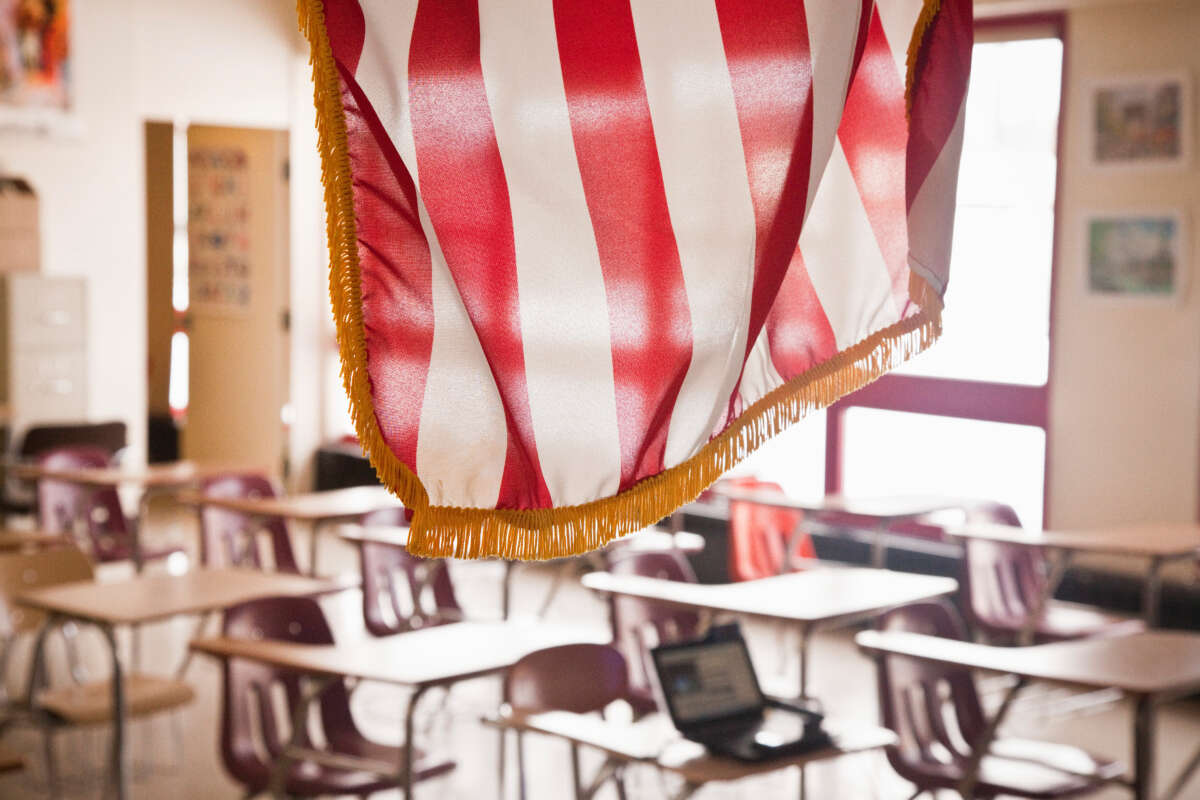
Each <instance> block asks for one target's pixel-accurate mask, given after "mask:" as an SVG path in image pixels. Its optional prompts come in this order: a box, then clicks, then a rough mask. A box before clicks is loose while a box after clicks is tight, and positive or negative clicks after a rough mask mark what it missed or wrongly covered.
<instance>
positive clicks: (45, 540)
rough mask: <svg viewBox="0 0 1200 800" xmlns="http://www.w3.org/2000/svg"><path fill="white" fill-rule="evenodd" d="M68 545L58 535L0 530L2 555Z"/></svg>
mask: <svg viewBox="0 0 1200 800" xmlns="http://www.w3.org/2000/svg"><path fill="white" fill-rule="evenodd" d="M69 543H70V540H69V539H67V538H66V537H65V536H63V535H62V534H60V533H46V532H45V531H23V530H9V529H7V528H4V529H0V552H4V553H10V552H13V551H17V550H37V549H39V548H42V547H55V546H57V545H60V544H69Z"/></svg>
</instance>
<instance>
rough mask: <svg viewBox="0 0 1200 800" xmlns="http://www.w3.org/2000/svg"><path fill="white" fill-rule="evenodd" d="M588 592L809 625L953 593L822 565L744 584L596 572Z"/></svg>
mask: <svg viewBox="0 0 1200 800" xmlns="http://www.w3.org/2000/svg"><path fill="white" fill-rule="evenodd" d="M583 585H584V586H586V587H588V588H589V589H593V590H595V591H598V592H605V593H609V594H621V595H629V596H632V597H642V598H645V599H647V600H656V601H659V602H662V603H668V604H671V605H678V606H685V607H688V608H699V609H705V610H708V611H716V612H725V613H731V614H743V615H746V616H753V617H765V618H770V619H778V620H784V621H789V622H803V623H809V624H815V623H831V622H849V621H851V620H855V619H863V618H869V617H871V616H874V615H876V614H880V613H883V612H884V611H887V610H889V609H892V608H896V607H898V606H903V605H908V604H909V603H915V602H918V601H921V600H929V599H932V598H935V597H942V596H945V595H948V594H953V593H954V592H955V591H957V590H958V582H957V581H955V580H953V579H952V578H940V577H935V576H931V575H914V574H911V573H907V572H892V571H891V570H883V569H867V568H861V567H846V568H829V567H820V568H816V569H812V570H807V571H804V572H793V573H789V574H787V575H777V576H774V577H770V578H762V579H760V580H753V581H744V582H742V583H719V584H704V583H683V582H680V581H668V580H663V579H661V578H646V577H641V576H638V575H613V574H611V573H608V572H595V573H592V574H591V575H585V576H584V577H583Z"/></svg>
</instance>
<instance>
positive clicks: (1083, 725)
mask: <svg viewBox="0 0 1200 800" xmlns="http://www.w3.org/2000/svg"><path fill="white" fill-rule="evenodd" d="M158 519H159V523H158V524H157V525H156V530H164V531H165V532H166V533H168V534H169V536H170V537H171V538H172V539H174V540H177V541H188V542H192V541H195V537H194V531H193V530H192V527H193V524H194V523H193V522H192V517H191V516H189V515H183V514H177V513H170V512H167V513H163V512H162V510H160V512H159V517H158ZM301 535H302V534H301ZM301 543H302V542H301ZM321 563H322V571H323V572H334V571H353V570H356V569H357V559H356V555H355V553H354V551H353V550H352V549H350V548H349V547H348V546H345V545H344V544H342V543H341V542H339V541H336V540H334V539H326V540H324V541H323V542H322V549H321ZM156 568H161V567H156ZM122 569H124V568H123V567H121V566H117V567H115V568H113V569H112V570H106V572H105V573H102V577H117V576H119V575H120V572H121V570H122ZM452 574H453V576H454V578H455V583H456V587H457V589H458V592H459V597H460V600H461V601H462V603H463V604H464V606H465V607H466V608H467V611H468V613H469V614H475V615H478V616H481V617H489V616H490V617H498V616H499V611H498V609H499V597H500V585H501V578H502V575H503V569H502V567H501V566H500V565H499V564H496V563H487V562H473V563H461V564H454V565H453V567H452ZM553 577H554V567H551V566H546V565H534V566H528V567H525V568H523V569H522V571H521V572H520V573H518V577H517V580H516V581H515V584H514V587H515V588H514V606H513V607H514V610H515V613H516V614H518V615H520V614H532V613H534V612H536V610H537V609H538V608H539V607H540V606H541V603H542V600H543V598H544V597H545V594H546V591H547V590H548V588H549V587H550V584H551V582H552V580H553ZM323 604H324V606H325V608H326V611H327V613H328V614H329V616H330V619H331V620H332V622H333V625H334V627H335V633H336V636H337V637H338V639H339V640H348V639H350V638H352V637H356V636H363V635H365V634H364V633H363V632H362V630H361V628H362V625H361V609H360V606H359V598H358V595H357V594H356V593H354V592H346V593H343V594H342V595H340V596H337V597H331V598H328V599H326V600H325V601H324V603H323ZM546 619H547V620H549V621H554V622H559V623H568V624H572V625H579V626H581V627H585V628H592V629H598V630H604V629H605V628H606V626H607V620H606V611H605V607H604V604H603V603H602V602H600V600H599V599H598V598H596V597H594V596H592V595H591V594H590V593H589V592H588V591H586V590H585V589H583V588H582V587H581V586H579V584H578V583H567V584H566V585H564V586H563V588H562V590H561V592H560V593H559V595H558V598H557V600H556V601H555V603H554V604H553V605H552V607H551V609H550V611H549V613H548V614H547V616H546ZM215 624H216V623H215V622H212V623H210V628H209V630H210V631H212V630H215ZM195 626H196V621H195V620H194V619H176V620H173V621H170V622H166V623H162V624H158V625H153V626H149V627H147V628H146V629H145V630H144V632H143V637H144V638H143V652H144V654H145V655H144V656H143V660H144V668H145V670H146V671H149V672H170V671H173V670H174V669H175V667H176V666H177V665H178V663H179V659H180V658H181V657H182V654H183V653H184V652H185V649H186V648H185V645H186V642H187V640H188V638H190V637H191V636H192V635H194V632H195ZM745 630H746V632H747V638H748V640H749V643H750V647H751V651H752V653H753V656H754V660H755V663H756V666H757V669H758V671H759V673H760V677H761V678H763V680H764V683H765V684H767V688H768V689H770V688H771V687H772V686H775V685H778V686H780V687H781V689H782V688H786V687H794V686H795V685H796V680H795V673H794V670H795V663H794V661H795V660H794V659H793V658H790V657H788V656H790V654H792V653H793V652H794V648H795V639H794V637H792V636H791V635H790V634H789V633H788V632H787V631H784V630H782V629H780V628H778V627H773V626H769V625H750V626H747V627H746V629H745ZM852 633H853V632H852V631H837V632H830V633H825V634H821V635H818V636H817V637H815V639H814V641H813V643H812V648H813V649H812V655H811V661H810V664H811V670H812V672H811V678H810V686H811V687H812V688H813V692H814V694H816V696H818V697H820V698H821V699H822V700H823V701H824V702H825V704H826V708H827V711H829V712H830V713H834V714H837V715H839V716H846V717H853V718H858V719H864V720H872V721H873V720H875V719H877V709H876V698H875V683H874V668H873V666H872V665H871V663H870V662H869V661H868V660H866V659H865V658H863V657H862V656H861V655H860V654H859V653H858V652H857V651H856V649H855V647H854V644H853V641H852ZM84 641H85V643H86V646H85V649H86V651H87V652H86V654H87V656H88V660H89V662H94V663H93V666H94V668H95V670H96V671H97V674H103V673H104V671H105V667H104V661H105V659H104V656H105V651H104V646H103V644H102V642H101V640H100V638H99V636H98V635H94V636H88V637H86V638H85V640H84ZM23 656H24V653H23V652H18V654H17V657H18V660H19V659H20V658H22V657H23ZM17 672H19V670H17ZM187 679H188V680H189V682H191V683H192V685H193V686H194V687H195V689H196V692H197V702H196V703H194V704H193V705H192V706H190V707H189V708H187V709H186V710H184V711H182V712H177V713H174V714H167V715H160V716H159V717H156V718H153V719H149V720H142V721H137V722H134V723H133V724H132V725H131V726H130V742H131V747H132V753H133V760H134V771H135V777H134V782H133V797H134V798H139V799H140V798H156V799H157V798H172V800H191V798H196V799H197V800H199V799H200V798H204V800H215V799H218V798H236V797H241V796H242V792H241V791H240V790H239V788H238V787H237V786H236V785H235V784H234V783H232V782H231V781H230V780H229V779H228V778H227V777H226V775H225V773H224V770H223V768H222V766H221V763H220V758H219V754H218V751H217V730H218V724H219V713H220V690H221V685H220V673H219V671H218V669H217V665H216V663H215V662H213V661H210V660H208V659H206V658H197V659H196V660H194V661H193V663H192V664H191V666H190V669H189V672H188V675H187ZM981 686H982V687H983V688H984V690H985V693H986V695H987V697H988V698H989V699H990V700H991V701H992V702H993V703H994V702H998V699H999V692H1000V691H1001V689H1002V686H1001V685H1000V683H999V682H998V681H997V679H994V678H993V679H987V680H985V681H983V682H982V683H981ZM403 698H404V692H403V691H402V690H398V689H395V688H391V687H384V686H376V685H370V684H367V685H362V686H360V687H359V688H358V689H357V690H356V692H355V694H354V697H353V703H354V708H355V711H356V715H357V717H358V720H359V722H360V725H361V726H362V727H363V729H364V730H365V731H366V732H368V733H369V734H370V735H372V736H374V737H377V738H378V739H380V740H381V741H388V740H390V741H395V740H397V739H398V738H399V736H400V732H401V730H402V716H401V715H402V701H403ZM498 698H499V680H498V679H494V678H493V679H481V680H476V681H472V682H469V683H464V684H460V685H459V686H457V687H455V688H454V689H453V690H452V691H451V692H450V693H449V695H448V696H439V695H438V694H437V693H430V694H429V695H428V696H427V697H426V698H425V699H424V700H423V701H422V703H423V705H422V708H423V709H425V711H424V713H423V714H422V718H423V721H424V724H423V725H422V727H423V730H422V731H421V732H420V733H419V735H420V736H421V737H422V738H421V742H422V743H423V744H424V745H425V746H426V747H428V748H430V749H434V750H439V751H440V752H444V753H447V754H449V755H450V756H451V757H452V758H454V759H455V760H456V761H457V762H458V768H457V769H456V770H455V771H454V772H452V773H450V774H449V775H447V776H445V777H443V778H439V779H437V780H434V781H429V782H426V783H422V784H419V785H418V787H417V791H416V795H417V797H418V798H438V800H490V798H496V797H499V794H498V792H497V765H498V755H497V753H498V751H497V747H498V737H497V734H496V733H495V732H494V731H492V730H489V729H485V728H483V727H482V726H481V725H480V724H479V723H478V719H479V718H480V716H482V715H483V714H485V713H488V712H490V711H492V710H494V708H495V706H496V704H497V702H498ZM1084 699H1085V700H1086V699H1088V698H1084ZM1091 699H1093V700H1094V699H1095V698H1091ZM1079 700H1080V697H1079V696H1078V695H1073V694H1071V693H1068V692H1066V691H1063V690H1057V689H1053V688H1051V687H1042V686H1034V687H1031V688H1030V689H1029V690H1027V692H1026V695H1025V697H1024V699H1023V700H1022V701H1019V702H1018V704H1017V705H1016V706H1015V707H1014V710H1013V712H1012V713H1011V716H1010V720H1009V722H1008V724H1007V725H1006V726H1005V729H1004V730H1005V733H1008V734H1011V735H1021V736H1026V737H1030V738H1044V739H1047V740H1053V741H1059V742H1068V743H1072V744H1076V745H1080V746H1083V747H1087V748H1089V749H1091V750H1093V751H1094V752H1097V753H1100V754H1103V755H1108V756H1113V757H1118V758H1123V759H1126V760H1128V759H1129V758H1130V754H1131V730H1132V725H1131V720H1132V716H1131V708H1130V705H1129V703H1128V702H1126V701H1123V700H1115V702H1114V701H1113V699H1112V698H1109V701H1108V702H1106V703H1103V704H1100V705H1097V704H1095V703H1092V704H1091V705H1090V707H1085V708H1082V709H1079V708H1077V709H1074V710H1072V711H1070V712H1069V713H1067V710H1068V709H1069V708H1070V707H1071V706H1073V705H1077V704H1079V703H1078V701H1079ZM1159 720H1160V722H1159V738H1158V747H1159V751H1158V774H1159V787H1160V790H1161V788H1163V787H1165V786H1166V784H1167V783H1168V782H1169V780H1170V779H1171V778H1172V777H1173V776H1174V774H1175V773H1176V772H1177V771H1178V769H1179V768H1180V767H1181V765H1182V764H1183V763H1184V762H1185V761H1186V759H1187V758H1188V757H1189V756H1190V755H1191V754H1192V752H1193V749H1194V748H1195V746H1196V745H1197V743H1200V703H1197V702H1187V703H1178V704H1175V705H1172V706H1168V707H1166V708H1165V709H1163V711H1162V712H1161V713H1160V716H1159ZM107 742H108V739H107V736H106V735H105V733H104V731H103V730H102V729H95V730H89V731H73V732H64V733H62V734H60V735H59V736H58V737H57V739H56V748H57V754H58V762H59V764H60V771H61V772H62V773H63V776H64V784H65V792H64V794H65V796H66V797H69V798H98V797H100V796H101V792H100V789H99V786H100V781H101V775H102V765H103V763H104V755H105V752H106V747H107ZM0 743H3V744H5V745H7V746H9V747H11V748H14V749H19V750H21V751H23V752H26V753H31V754H40V753H41V740H40V736H38V735H36V734H33V733H31V732H29V731H27V730H13V731H10V732H8V733H6V734H5V736H4V738H3V739H2V740H0ZM512 750H513V748H512V747H511V746H510V747H509V748H508V752H509V754H510V759H511V753H512ZM525 760H526V765H527V769H528V778H527V787H528V795H527V796H528V798H529V800H560V799H561V798H565V797H568V796H570V762H569V754H568V749H567V746H566V745H565V744H563V743H562V742H558V741H552V740H540V739H537V738H535V737H526V758H525ZM31 762H32V769H31V770H28V771H27V772H25V773H24V774H22V775H18V776H11V777H8V778H0V798H12V799H13V800H18V799H21V800H23V799H24V798H40V797H46V796H47V795H46V793H45V779H44V772H43V769H42V762H41V759H40V755H35V756H34V757H33V758H31ZM596 763H598V758H592V759H588V758H586V757H585V761H584V764H585V770H586V769H587V767H588V766H589V765H594V764H596ZM514 773H515V770H514V769H513V768H512V764H511V762H510V765H509V769H508V776H509V777H508V792H507V795H506V796H508V797H516V792H515V780H514ZM627 785H628V787H629V790H630V791H629V796H630V797H631V798H645V799H647V800H648V799H650V798H655V799H656V798H665V797H668V796H669V795H670V794H671V793H672V792H673V791H674V789H676V788H677V786H676V785H675V784H674V783H672V782H671V780H670V779H664V778H663V777H661V776H660V775H659V774H658V773H657V772H655V771H653V770H651V769H644V768H640V769H635V770H632V771H631V772H630V774H629V775H628V778H627ZM797 788H798V772H797V771H796V770H794V769H793V770H784V771H780V772H778V773H775V774H773V775H770V776H767V777H764V778H761V779H756V780H752V781H742V782H740V783H737V784H728V785H711V786H708V787H706V788H705V789H703V790H702V791H701V792H699V793H698V795H697V797H698V798H701V799H702V800H719V799H723V800H733V799H734V798H756V800H759V799H761V798H775V797H795V796H796V795H797ZM808 788H809V791H808V797H809V798H810V800H860V799H861V800H892V799H893V798H894V799H895V800H903V799H904V798H907V797H909V796H910V795H911V794H912V790H911V788H910V787H909V786H908V784H906V783H905V782H904V781H902V780H901V779H899V778H898V777H897V776H896V775H895V773H893V772H892V770H891V768H890V767H889V766H888V764H887V761H886V759H885V758H884V757H883V755H882V754H879V753H871V754H862V755H856V756H852V757H848V758H844V759H840V760H836V761H830V762H826V763H823V764H818V765H815V766H813V767H811V768H810V769H809V771H808ZM398 796H399V793H398V792H391V793H387V794H386V795H383V794H381V795H377V797H398ZM1128 796H1129V794H1128V792H1127V791H1126V790H1124V789H1121V788H1120V787H1113V788H1111V789H1109V790H1108V791H1106V792H1104V793H1102V794H1097V795H1094V797H1096V798H1100V800H1110V798H1111V799H1113V800H1115V798H1126V797H1128ZM599 797H600V798H602V799H606V798H615V797H616V793H615V792H614V791H613V790H612V789H611V788H607V789H605V790H604V791H603V792H602V793H601V794H600V795H599ZM1181 797H1182V798H1193V799H1195V798H1200V778H1197V779H1195V780H1194V781H1193V783H1192V784H1191V785H1190V786H1188V787H1186V788H1185V790H1184V792H1183V794H1182V795H1181Z"/></svg>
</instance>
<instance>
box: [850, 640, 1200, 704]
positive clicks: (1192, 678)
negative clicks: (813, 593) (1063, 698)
mask: <svg viewBox="0 0 1200 800" xmlns="http://www.w3.org/2000/svg"><path fill="white" fill-rule="evenodd" d="M855 641H856V642H857V643H858V645H859V646H860V647H861V648H863V649H864V650H867V651H869V652H876V653H893V654H898V655H906V656H912V657H914V658H919V659H922V660H926V661H934V662H937V663H941V664H957V665H961V666H966V667H972V668H975V669H983V670H988V671H992V672H1004V673H1009V674H1012V675H1020V676H1024V677H1026V678H1036V679H1039V680H1046V681H1052V682H1055V683H1065V684H1071V685H1076V686H1085V687H1089V688H1109V687H1113V688H1116V689H1121V690H1122V691H1126V692H1132V693H1135V694H1160V693H1170V694H1175V693H1180V692H1190V691H1195V690H1197V689H1200V634H1195V633H1183V632H1178V631H1147V632H1145V633H1135V634H1130V635H1128V636H1102V637H1095V638H1091V639H1076V640H1072V641H1067V642H1054V643H1051V644H1039V645H1032V646H1029V647H995V646H992V645H985V644H976V643H974V642H963V641H958V640H955V639H943V638H940V637H937V636H926V635H924V634H918V633H907V632H898V631H893V632H880V631H863V632H862V633H859V634H858V635H857V636H856V637H855Z"/></svg>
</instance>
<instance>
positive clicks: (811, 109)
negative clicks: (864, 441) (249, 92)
mask: <svg viewBox="0 0 1200 800" xmlns="http://www.w3.org/2000/svg"><path fill="white" fill-rule="evenodd" d="M299 9H300V22H301V28H302V30H303V31H304V33H305V35H306V36H307V38H308V40H309V42H310V44H311V47H312V61H313V73H314V83H315V97H316V107H317V125H318V131H319V147H320V150H321V156H322V162H323V179H324V182H325V189H326V205H327V209H326V210H327V223H328V239H329V247H330V253H331V267H330V290H331V296H332V303H333V311H334V315H335V318H336V322H337V328H338V341H339V347H340V350H341V357H342V368H343V378H344V380H345V384H346V389H347V392H348V394H349V396H350V401H351V411H352V415H353V417H354V420H355V424H356V426H357V430H358V434H359V438H360V440H361V442H362V444H363V447H364V449H365V450H366V452H367V453H368V455H369V456H370V458H371V462H372V463H373V464H374V466H375V468H376V470H377V472H378V473H379V475H380V477H381V479H382V480H383V482H384V483H385V484H387V485H388V486H389V487H391V488H392V490H393V491H395V492H396V493H397V494H398V495H399V496H400V497H401V499H402V500H403V501H404V502H405V503H406V505H408V506H409V507H410V508H411V509H412V510H413V518H412V523H411V531H410V534H409V549H410V550H411V551H413V552H414V553H418V554H423V555H432V556H458V557H480V556H503V557H511V558H555V557H561V556H568V555H573V554H576V553H581V552H585V551H587V550H590V549H593V548H596V547H599V546H602V545H603V544H605V543H606V542H608V541H610V540H611V539H613V538H615V537H617V536H621V535H623V534H626V533H629V532H632V531H635V530H638V529H640V528H642V527H645V526H646V525H649V524H652V523H654V522H655V521H657V520H659V519H660V518H662V517H663V516H665V515H667V514H669V513H671V512H672V511H673V510H675V509H676V508H678V507H679V506H680V505H682V504H684V503H686V502H688V501H690V500H691V499H693V498H694V497H695V496H696V495H698V494H699V493H700V492H701V491H702V490H703V489H704V488H705V487H707V486H708V485H709V484H710V483H712V482H713V481H714V480H716V479H717V478H718V477H719V476H720V475H721V473H722V472H724V471H725V470H726V469H728V468H729V467H731V466H733V465H734V464H735V463H737V462H738V461H739V460H741V459H742V458H743V457H744V456H746V455H747V454H748V453H749V452H751V451H752V450H753V449H754V448H756V447H757V446H758V445H759V444H761V443H762V442H763V441H765V440H766V439H767V438H769V437H770V436H772V435H774V434H775V433H777V432H779V431H780V430H782V429H783V428H785V427H787V426H788V425H789V424H791V423H793V422H795V421H797V420H798V419H800V418H801V417H802V416H803V415H804V414H805V413H806V412H808V411H810V410H812V409H816V408H821V407H824V406H826V405H828V404H830V403H832V402H833V401H835V400H836V399H837V398H838V397H840V396H842V395H844V394H846V393H848V392H851V391H853V390H854V389H856V388H859V387H861V386H862V385H864V384H866V383H868V382H869V381H871V380H873V379H875V378H877V377H879V376H880V375H882V374H883V373H884V372H886V371H887V370H888V369H890V368H891V367H892V366H894V365H896V364H898V363H900V362H901V361H903V360H904V359H905V358H907V357H909V356H910V355H912V354H914V353H916V352H919V351H920V350H921V349H923V348H925V347H926V346H928V345H929V344H930V343H931V342H932V341H933V340H934V339H935V338H936V336H937V335H938V333H939V332H940V311H941V298H942V296H943V294H944V293H945V288H946V281H947V278H948V262H949V254H950V239H951V231H952V227H953V215H954V204H955V185H956V181H957V170H958V159H959V153H960V150H961V142H962V132H963V107H964V98H965V93H966V86H967V76H968V72H969V63H970V54H971V42H972V34H971V4H970V0H940V2H939V0H924V2H922V0H878V2H872V1H871V0H803V1H802V0H324V2H322V1H321V0H299Z"/></svg>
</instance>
